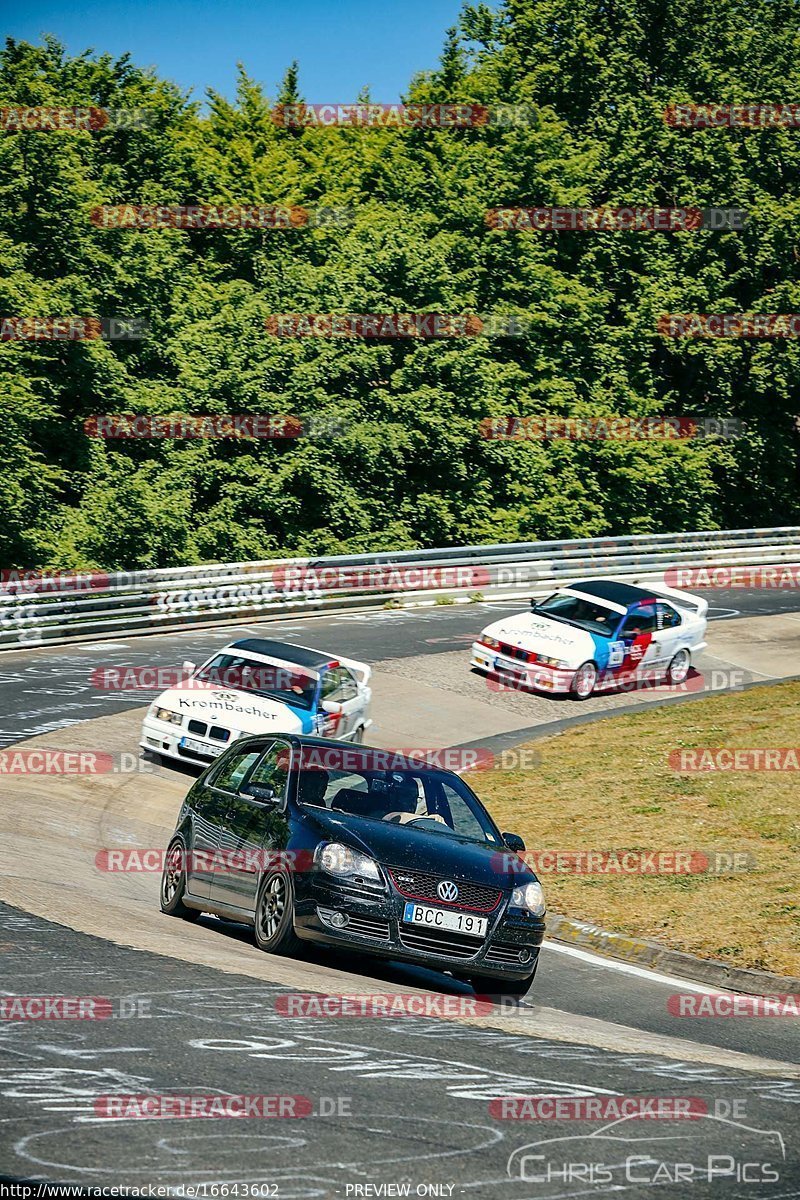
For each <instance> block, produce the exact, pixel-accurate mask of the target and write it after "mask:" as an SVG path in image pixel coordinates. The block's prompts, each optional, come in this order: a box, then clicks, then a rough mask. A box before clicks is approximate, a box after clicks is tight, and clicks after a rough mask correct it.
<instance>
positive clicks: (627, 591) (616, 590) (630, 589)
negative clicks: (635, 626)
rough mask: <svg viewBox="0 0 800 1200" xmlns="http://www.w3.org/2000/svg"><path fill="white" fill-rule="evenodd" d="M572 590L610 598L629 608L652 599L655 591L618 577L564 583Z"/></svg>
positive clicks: (614, 602)
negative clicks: (623, 580)
mask: <svg viewBox="0 0 800 1200" xmlns="http://www.w3.org/2000/svg"><path fill="white" fill-rule="evenodd" d="M564 586H565V587H568V588H569V590H570V591H571V592H583V593H584V595H586V596H597V598H598V599H599V600H610V601H611V603H612V604H622V605H623V606H624V607H625V608H628V607H629V606H630V605H631V604H639V603H640V602H641V601H642V600H652V599H653V593H652V592H648V591H647V590H646V588H640V587H636V585H635V584H633V583H620V582H619V581H618V580H616V579H587V580H585V581H584V582H583V583H567V584H564Z"/></svg>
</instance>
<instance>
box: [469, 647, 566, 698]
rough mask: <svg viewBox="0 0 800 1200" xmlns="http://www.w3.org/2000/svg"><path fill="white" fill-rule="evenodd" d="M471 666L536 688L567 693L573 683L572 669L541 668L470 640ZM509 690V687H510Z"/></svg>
mask: <svg viewBox="0 0 800 1200" xmlns="http://www.w3.org/2000/svg"><path fill="white" fill-rule="evenodd" d="M470 665H471V666H473V667H478V669H479V670H481V671H488V672H489V674H490V675H497V676H498V677H499V678H502V679H506V680H508V681H509V682H510V683H511V684H513V685H516V687H520V688H522V687H525V688H532V689H533V690H535V691H541V692H551V693H553V694H559V695H560V694H562V693H564V694H566V693H567V692H568V691H569V689H570V687H571V686H572V677H573V675H574V674H575V672H574V671H573V670H571V669H559V668H557V667H543V666H540V665H539V664H537V663H523V662H520V660H519V659H517V658H511V657H509V655H507V654H501V653H500V652H499V651H498V650H492V649H491V648H490V647H489V646H485V645H484V644H483V642H473V643H472V657H471V658H470ZM509 690H511V687H509Z"/></svg>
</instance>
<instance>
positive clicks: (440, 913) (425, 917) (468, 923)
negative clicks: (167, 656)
mask: <svg viewBox="0 0 800 1200" xmlns="http://www.w3.org/2000/svg"><path fill="white" fill-rule="evenodd" d="M403 920H404V921H406V922H407V923H408V924H409V925H425V926H427V928H429V929H452V930H454V931H455V932H456V933H473V934H475V935H476V936H477V937H483V935H484V934H485V933H486V930H487V929H488V928H489V921H488V919H487V918H486V917H473V916H470V915H469V913H458V912H446V911H445V910H444V909H443V908H428V906H427V904H406V906H405V908H404V909H403Z"/></svg>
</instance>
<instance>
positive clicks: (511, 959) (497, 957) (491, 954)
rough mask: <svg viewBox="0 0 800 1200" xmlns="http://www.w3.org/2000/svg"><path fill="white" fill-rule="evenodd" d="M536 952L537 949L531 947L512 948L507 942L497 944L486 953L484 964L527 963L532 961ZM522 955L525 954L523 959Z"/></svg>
mask: <svg viewBox="0 0 800 1200" xmlns="http://www.w3.org/2000/svg"><path fill="white" fill-rule="evenodd" d="M534 950H535V947H531V946H512V945H509V944H507V943H505V942H495V944H494V945H493V946H490V947H489V949H488V950H487V951H486V955H485V958H484V962H495V963H515V964H519V963H527V962H530V961H531V959H532V957H533V951H534ZM521 954H524V955H525V957H524V958H521V957H520V955H521Z"/></svg>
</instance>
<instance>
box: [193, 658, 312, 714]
mask: <svg viewBox="0 0 800 1200" xmlns="http://www.w3.org/2000/svg"><path fill="white" fill-rule="evenodd" d="M194 678H195V679H199V680H200V681H201V682H203V683H211V684H213V685H214V686H215V687H219V688H235V689H236V691H238V692H251V693H252V694H253V695H256V696H266V697H268V698H269V699H271V700H279V701H281V703H283V704H291V705H293V706H294V707H296V708H304V709H310V708H313V707H314V696H315V694H316V689H317V679H316V676H314V675H304V674H303V672H302V671H301V670H300V668H299V667H296V666H294V664H292V663H283V664H275V665H274V666H273V665H272V664H271V663H264V662H259V661H258V659H255V658H243V657H242V656H241V655H236V654H218V655H217V656H216V657H215V658H212V660H211V661H210V662H208V663H206V664H205V666H203V667H201V668H200V670H199V671H198V672H197V673H196V674H195V676H194ZM184 686H185V685H184Z"/></svg>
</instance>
